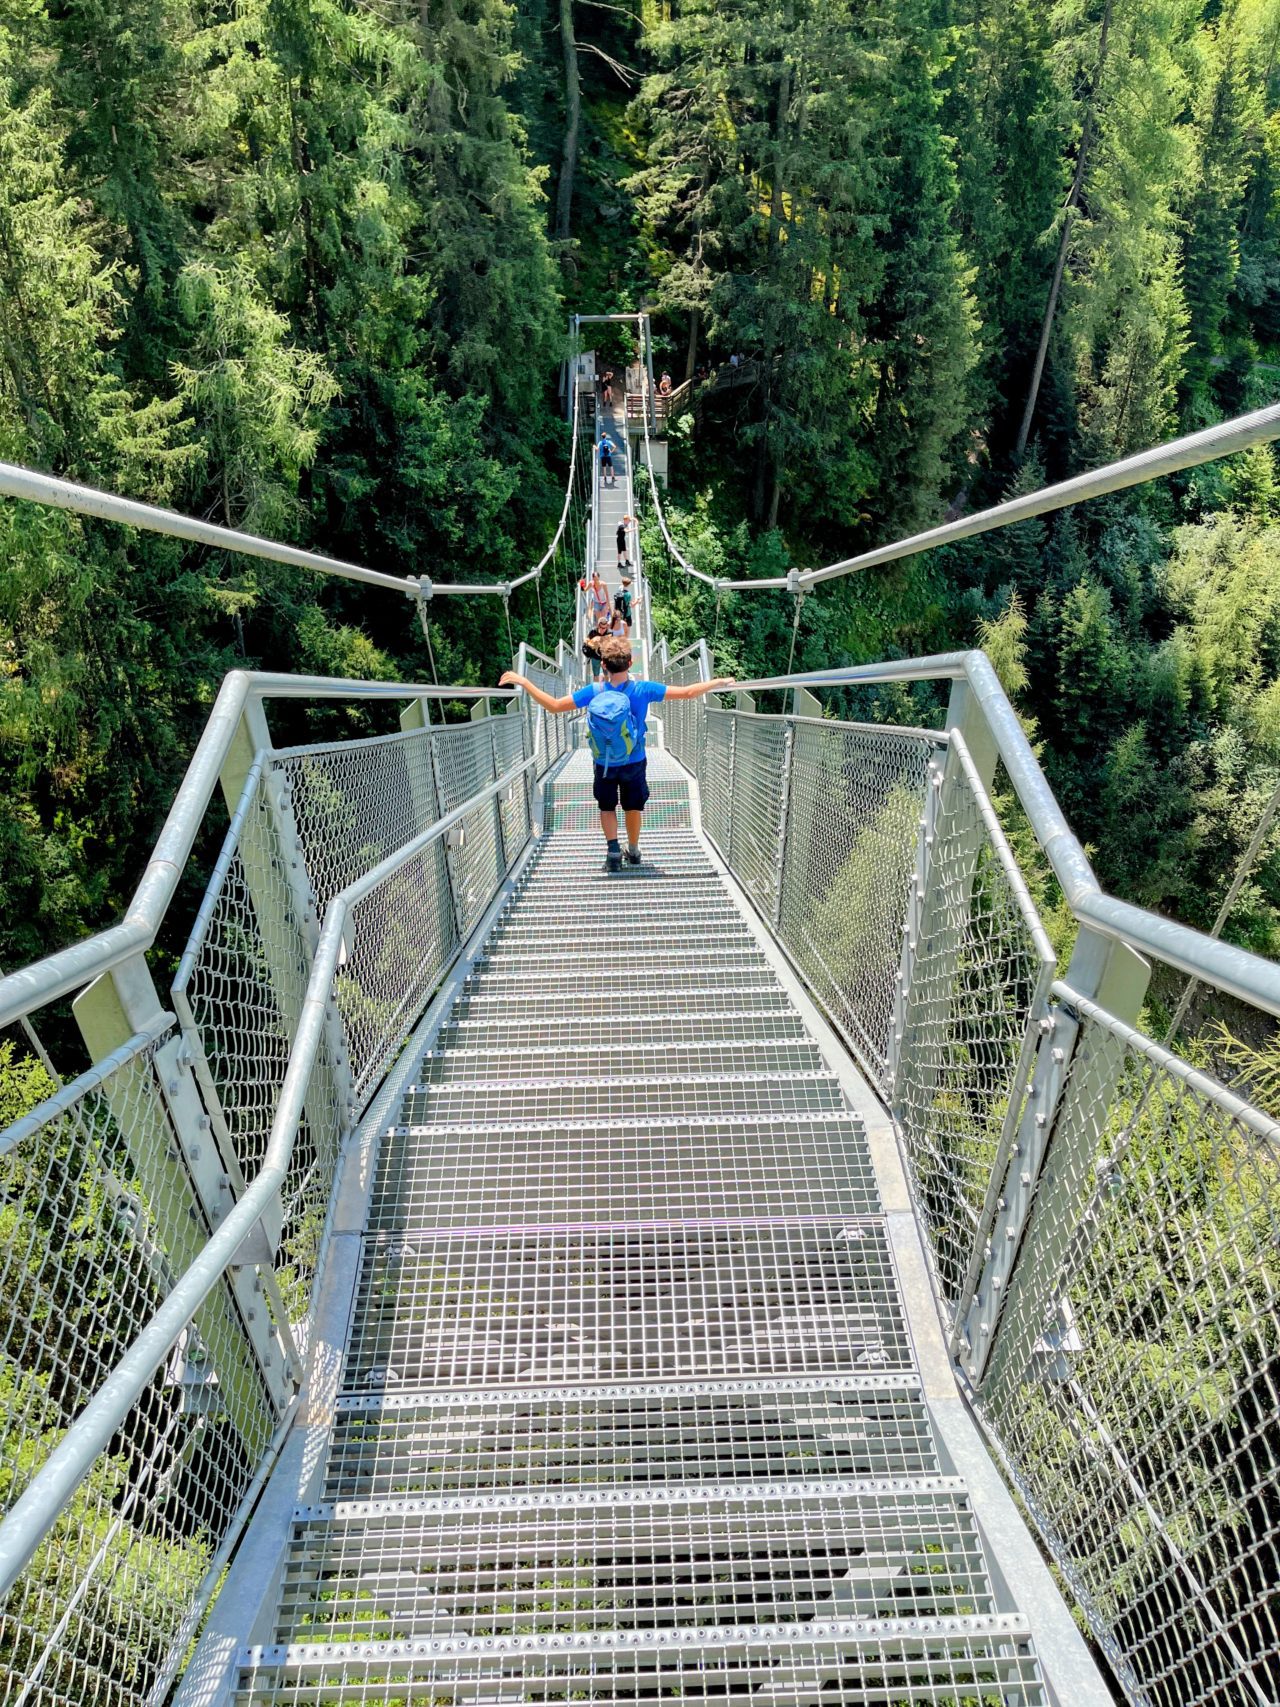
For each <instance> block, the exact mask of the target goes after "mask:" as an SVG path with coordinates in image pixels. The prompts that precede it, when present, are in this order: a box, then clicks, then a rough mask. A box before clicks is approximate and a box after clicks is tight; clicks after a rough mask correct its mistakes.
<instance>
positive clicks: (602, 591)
mask: <svg viewBox="0 0 1280 1707" xmlns="http://www.w3.org/2000/svg"><path fill="white" fill-rule="evenodd" d="M587 595H588V598H589V600H590V608H589V609H588V611H587V620H588V621H589V622H598V621H599V620H600V618H601V617H608V615H609V612H610V610H611V609H612V608H613V607H612V606H611V604H610V602H609V589H608V587H606V586H605V584H604V582H603V581H602V580H601V579H600V571H599V570H598V569H593V570H592V572H591V585H590V587H589V588H588V589H587Z"/></svg>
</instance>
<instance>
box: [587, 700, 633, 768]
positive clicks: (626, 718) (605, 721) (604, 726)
mask: <svg viewBox="0 0 1280 1707" xmlns="http://www.w3.org/2000/svg"><path fill="white" fill-rule="evenodd" d="M587 741H588V743H589V745H590V747H591V751H592V753H593V754H594V755H595V760H596V763H597V764H598V765H599V766H600V768H601V769H602V770H605V771H607V770H608V769H609V767H610V765H629V764H630V763H631V757H632V754H633V753H634V752H635V750H636V748H637V747H638V746H639V745H640V731H639V729H638V728H637V727H636V719H635V713H634V712H633V711H632V709H631V701H630V700H629V699H628V698H627V696H626V694H624V693H619V692H618V690H617V688H604V689H602V690H601V692H600V693H598V694H596V695H595V697H594V698H593V699H592V701H591V703H590V705H589V706H588V707H587Z"/></svg>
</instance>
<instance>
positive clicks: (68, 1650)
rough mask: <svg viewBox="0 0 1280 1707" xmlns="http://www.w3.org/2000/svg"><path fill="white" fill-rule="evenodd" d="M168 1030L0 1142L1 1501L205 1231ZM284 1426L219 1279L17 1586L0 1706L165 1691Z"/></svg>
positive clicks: (5, 1621) (2, 1647)
mask: <svg viewBox="0 0 1280 1707" xmlns="http://www.w3.org/2000/svg"><path fill="white" fill-rule="evenodd" d="M164 1041H165V1040H164V1039H161V1040H160V1041H158V1042H156V1043H151V1044H147V1045H145V1046H140V1047H138V1048H137V1049H136V1050H135V1051H134V1052H133V1053H132V1054H131V1055H127V1056H124V1057H123V1058H121V1059H119V1060H118V1064H117V1065H115V1066H114V1067H113V1068H112V1069H111V1070H110V1071H109V1072H108V1073H107V1074H106V1075H105V1076H102V1077H100V1076H99V1075H97V1074H92V1075H86V1077H85V1080H84V1081H82V1082H81V1085H80V1087H79V1088H78V1087H77V1086H71V1087H69V1088H68V1090H67V1092H65V1093H62V1094H61V1095H60V1096H59V1097H58V1098H57V1099H55V1101H54V1103H53V1104H51V1105H50V1112H49V1113H48V1115H47V1116H46V1117H45V1118H44V1119H43V1120H38V1117H37V1123H35V1124H34V1128H33V1129H32V1128H31V1127H26V1128H24V1127H23V1126H21V1125H20V1126H19V1127H15V1128H10V1131H9V1133H8V1134H6V1135H5V1136H4V1137H0V1182H2V1185H3V1207H0V1217H2V1218H3V1222H4V1238H3V1241H2V1242H0V1252H2V1255H0V1262H2V1263H3V1282H2V1290H3V1298H4V1308H3V1311H2V1312H0V1331H2V1333H3V1340H2V1342H0V1511H8V1510H9V1509H10V1508H11V1507H12V1505H13V1503H14V1501H15V1500H16V1499H17V1497H18V1496H19V1495H20V1494H21V1493H22V1491H23V1490H24V1488H25V1487H26V1486H27V1484H28V1483H29V1481H30V1479H31V1477H32V1476H33V1475H34V1474H35V1472H36V1471H37V1470H38V1469H39V1468H40V1466H41V1465H42V1464H43V1462H44V1461H45V1459H46V1458H47V1457H48V1455H49V1453H50V1452H51V1451H52V1450H53V1448H54V1446H55V1445H56V1444H57V1442H58V1441H59V1440H60V1438H61V1437H62V1435H63V1433H64V1432H65V1431H66V1429H67V1427H68V1426H69V1424H70V1423H71V1422H72V1421H73V1420H74V1419H75V1417H76V1416H77V1415H78V1414H79V1413H80V1411H81V1410H82V1409H83V1408H84V1405H85V1404H86V1403H87V1401H88V1400H89V1398H90V1397H91V1396H92V1395H93V1393H94V1392H95V1391H96V1389H97V1388H98V1387H99V1386H100V1385H101V1383H102V1381H103V1380H104V1379H105V1378H106V1376H107V1375H108V1374H109V1373H110V1371H111V1369H112V1368H113V1367H114V1366H115V1364H116V1363H117V1362H118V1360H119V1358H120V1356H121V1354H122V1353H123V1351H124V1350H125V1348H126V1347H127V1346H128V1345H129V1344H130V1343H131V1342H132V1341H133V1340H134V1339H135V1338H136V1336H137V1335H138V1333H139V1332H140V1331H141V1329H142V1328H143V1327H144V1326H145V1325H146V1323H147V1322H148V1321H149V1320H150V1318H151V1316H152V1315H153V1314H154V1313H155V1311H156V1309H157V1308H158V1307H159V1305H160V1304H161V1302H162V1301H163V1300H164V1298H165V1297H166V1296H167V1295H168V1292H169V1290H170V1288H171V1286H172V1284H173V1281H174V1278H175V1277H176V1276H177V1275H178V1274H179V1273H181V1272H182V1270H183V1269H184V1268H185V1267H186V1266H187V1264H188V1263H189V1262H190V1261H191V1260H192V1258H193V1257H194V1256H195V1254H196V1252H197V1251H198V1250H199V1248H200V1246H201V1245H202V1244H203V1243H204V1241H205V1239H206V1238H207V1237H208V1228H207V1225H206V1223H205V1221H204V1218H203V1216H202V1215H201V1213H200V1210H199V1207H198V1204H197V1201H196V1197H195V1193H194V1191H193V1189H192V1186H191V1183H190V1181H189V1179H188V1177H187V1174H186V1171H185V1168H184V1167H183V1164H182V1163H181V1161H180V1160H179V1159H178V1149H177V1144H176V1140H175V1135H174V1132H173V1129H172V1126H171V1124H170V1119H169V1115H168V1112H167V1108H166V1104H165V1101H164V1096H163V1093H162V1090H161V1086H160V1083H159V1080H158V1077H157V1067H156V1063H155V1057H156V1054H157V1051H158V1050H159V1049H160V1048H161V1047H162V1046H163V1044H164ZM170 1070H172V1069H170ZM277 1420H278V1419H277V1417H276V1415H275V1413H274V1411H273V1408H272V1404H271V1401H270V1399H269V1398H268V1396H267V1394H266V1392H265V1390H264V1388H263V1386H262V1383H261V1380H260V1378H259V1377H258V1374H257V1372H256V1367H255V1364H254V1360H253V1351H252V1347H251V1346H250V1344H249V1342H248V1340H247V1338H246V1336H245V1331H244V1328H243V1326H242V1324H241V1321H240V1317H239V1315H238V1314H237V1312H236V1309H235V1305H234V1302H233V1300H232V1297H231V1294H230V1292H229V1290H228V1288H227V1286H226V1284H225V1282H220V1283H219V1285H218V1286H217V1287H216V1288H215V1290H214V1291H213V1293H212V1294H211V1295H210V1296H209V1298H208V1299H207V1300H206V1302H205V1304H204V1305H203V1306H202V1308H201V1310H200V1311H199V1313H198V1316H197V1319H196V1321H195V1322H194V1323H193V1324H192V1325H191V1326H190V1327H189V1328H188V1329H187V1330H186V1332H185V1333H184V1334H183V1336H182V1338H181V1339H180V1340H179V1342H178V1344H177V1346H176V1347H175V1348H174V1350H173V1351H172V1353H171V1354H170V1356H169V1357H168V1358H167V1359H166V1361H165V1364H164V1365H163V1366H162V1367H161V1368H160V1369H158V1370H157V1371H156V1373H155V1375H154V1377H153V1378H152V1380H151V1382H150V1383H149V1385H148V1387H147V1388H146V1390H145V1391H144V1393H143V1395H142V1397H141V1398H140V1399H139V1400H138V1401H137V1403H136V1404H135V1405H134V1406H133V1408H132V1409H131V1410H130V1412H129V1413H128V1415H127V1416H126V1418H125V1419H124V1422H123V1424H122V1425H121V1427H120V1428H119V1429H118V1430H117V1431H116V1434H115V1436H114V1437H113V1439H112V1443H111V1448H110V1450H109V1452H107V1453H105V1454H103V1455H102V1456H101V1457H99V1459H98V1460H97V1462H96V1463H95V1464H94V1465H93V1466H92V1468H91V1469H90V1471H89V1473H88V1475H87V1476H86V1477H85V1478H84V1479H83V1481H82V1482H81V1483H80V1485H79V1487H78V1488H77V1489H76V1491H75V1493H74V1494H73V1495H72V1497H71V1499H70V1500H69V1501H68V1503H67V1504H66V1506H65V1507H64V1508H63V1510H62V1512H61V1513H60V1515H59V1516H58V1518H57V1520H56V1522H55V1524H54V1526H53V1528H52V1529H51V1530H50V1532H49V1534H48V1535H47V1536H46V1538H45V1539H44V1541H43V1542H42V1543H41V1545H40V1547H39V1549H38V1550H37V1552H36V1554H35V1555H34V1557H33V1559H32V1561H31V1563H30V1564H29V1565H28V1566H27V1568H26V1570H25V1571H24V1572H23V1574H22V1575H21V1577H20V1578H19V1580H18V1583H17V1584H16V1586H15V1588H14V1589H13V1591H12V1593H11V1594H10V1595H9V1596H8V1598H7V1599H6V1601H5V1603H4V1606H3V1610H2V1611H0V1701H3V1702H5V1703H10V1702H16V1701H18V1700H19V1699H24V1700H36V1701H41V1702H49V1703H53V1702H94V1703H99V1702H102V1703H112V1704H114V1703H117V1702H119V1703H135V1702H142V1701H144V1700H145V1699H146V1698H147V1697H148V1695H149V1694H150V1692H151V1691H152V1689H153V1688H156V1687H157V1686H159V1685H162V1684H163V1679H164V1676H165V1667H166V1664H167V1663H168V1662H169V1661H170V1660H171V1658H172V1656H173V1655H174V1654H175V1653H177V1654H180V1652H181V1649H182V1645H183V1643H184V1638H185V1637H186V1636H187V1635H188V1634H189V1619H190V1612H191V1607H192V1604H193V1602H194V1599H195V1596H196V1594H197V1591H198V1589H199V1588H200V1585H201V1583H202V1581H203V1580H204V1578H205V1576H206V1573H207V1572H208V1569H209V1565H210V1562H211V1560H212V1558H213V1556H214V1554H215V1552H216V1550H217V1547H218V1545H219V1543H220V1541H221V1540H222V1538H223V1537H224V1536H225V1535H226V1533H227V1532H228V1529H229V1527H230V1524H231V1521H232V1518H233V1514H234V1513H235V1510H236V1507H237V1505H238V1503H239V1501H240V1499H241V1498H242V1497H243V1495H244V1493H245V1491H246V1490H247V1488H248V1485H249V1482H250V1480H251V1479H252V1476H253V1473H254V1471H255V1470H256V1468H257V1466H258V1464H259V1463H260V1462H261V1460H262V1458H263V1456H264V1454H265V1452H266V1450H267V1448H268V1445H269V1442H270V1440H271V1436H272V1434H273V1432H274V1430H275V1427H276V1423H277ZM24 1691H28V1693H25V1694H24Z"/></svg>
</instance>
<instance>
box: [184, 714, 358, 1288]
mask: <svg viewBox="0 0 1280 1707" xmlns="http://www.w3.org/2000/svg"><path fill="white" fill-rule="evenodd" d="M374 750H375V751H381V749H377V748H375V749H374ZM276 786H277V783H276V780H275V779H274V778H273V777H272V774H271V772H270V770H267V771H265V772H259V770H258V769H257V768H256V767H255V768H254V770H253V771H251V772H250V775H249V779H248V781H247V782H246V785H245V790H244V793H243V794H242V796H241V800H240V804H239V806H238V807H237V810H236V814H235V817H234V818H233V821H232V826H231V829H230V830H229V831H228V834H227V840H226V842H225V844H224V847H223V851H222V854H221V856H220V858H219V861H218V865H217V868H216V870H215V874H214V878H213V881H212V883H211V884H210V886H209V888H208V890H207V891H206V893H205V898H204V902H203V904H202V906H201V910H200V914H199V917H198V919H197V922H196V926H195V929H194V931H193V933H192V937H191V941H190V942H189V944H188V946H187V951H186V953H185V954H184V956H183V959H182V964H181V966H180V967H179V970H178V976H177V978H176V979H175V980H174V985H173V1000H174V1006H175V1009H176V1010H177V1013H178V1016H179V1018H180V1020H181V1021H182V1025H183V1031H184V1035H185V1037H186V1040H187V1044H188V1047H189V1048H190V1049H191V1051H192V1055H193V1058H194V1062H195V1069H196V1073H197V1075H198V1077H199V1079H200V1082H201V1088H202V1091H203V1093H204V1098H205V1103H206V1107H207V1108H208V1111H209V1116H210V1119H211V1120H212V1122H213V1126H214V1129H215V1131H216V1133H217V1136H218V1140H219V1148H220V1151H221V1154H222V1157H223V1162H224V1165H225V1166H226V1167H227V1170H228V1173H229V1175H230V1176H231V1183H232V1186H233V1188H234V1189H236V1190H239V1189H241V1188H242V1187H243V1185H244V1184H245V1182H246V1181H249V1180H252V1179H253V1178H254V1177H255V1175H256V1174H257V1173H258V1171H259V1169H260V1168H261V1166H262V1162H263V1158H264V1156H265V1154H266V1148H267V1140H268V1138H269V1137H270V1134H271V1123H272V1121H273V1119H274V1118H275V1109H276V1103H277V1100H278V1097H279V1092H280V1086H281V1085H282V1084H283V1083H284V1075H285V1072H286V1070H287V1069H288V1065H289V1058H290V1055H291V1053H292V1049H293V1039H294V1035H295V1033H296V1031H297V1027H298V1020H299V1018H300V1016H301V1013H302V1004H303V1001H304V999H305V997H306V990H307V980H308V978H309V976H310V971H311V949H312V946H313V944H314V940H315V934H316V914H315V904H314V902H311V901H310V900H309V899H308V897H307V891H306V888H305V884H300V883H299V882H298V881H297V878H298V877H299V876H300V874H301V865H300V863H299V862H301V861H302V860H304V859H305V857H306V854H305V850H304V848H303V845H302V844H301V842H293V843H291V844H286V842H285V840H284V837H283V835H282V817H281V816H280V815H278V813H277V811H276V810H273V808H272V803H271V791H272V789H273V788H274V787H276ZM344 820H345V814H343V815H339V814H334V815H330V814H328V813H324V814H320V813H317V812H312V811H310V810H308V812H307V815H306V819H305V821H307V822H308V823H310V824H311V825H313V826H316V827H322V828H323V831H324V833H325V834H326V835H327V836H330V837H332V838H334V839H335V840H336V838H337V837H338V836H339V834H340V826H341V824H342V823H343V822H344ZM283 822H285V823H288V824H289V827H290V828H291V829H296V826H297V822H298V821H297V819H293V820H292V821H290V820H288V819H284V820H283ZM319 845H320V844H319V839H318V838H317V842H316V844H314V847H315V848H318V847H319ZM366 846H368V843H367V842H366ZM312 857H313V863H314V868H315V869H316V870H317V871H318V872H323V873H326V874H328V875H329V876H331V875H332V874H333V873H334V872H336V871H337V870H339V869H341V859H340V857H339V856H336V855H335V856H332V857H330V856H327V855H324V856H322V855H321V854H320V853H319V852H316V851H314V849H313V856H312ZM336 1040H337V1033H336V1031H334V1032H332V1033H331V1034H330V1035H329V1036H327V1037H326V1040H325V1043H324V1046H323V1048H322V1051H321V1055H320V1058H319V1059H318V1060H317V1062H316V1066H315V1070H314V1072H313V1073H312V1076H311V1083H310V1086H309V1088H308V1091H307V1098H306V1106H305V1111H304V1117H303V1120H302V1122H301V1124H300V1126H299V1129H298V1135H297V1138H296V1140H295V1143H294V1148H293V1154H292V1157H291V1160H290V1166H289V1174H288V1178H287V1180H286V1182H285V1187H284V1192H283V1207H284V1222H283V1226H282V1229H281V1235H280V1246H279V1249H280V1261H279V1264H278V1271H277V1272H278V1275H279V1279H280V1284H281V1291H282V1293H283V1295H284V1299H285V1303H286V1307H287V1309H288V1311H289V1315H290V1318H291V1320H293V1321H295V1322H296V1321H299V1320H301V1318H302V1317H303V1316H304V1315H305V1314H306V1312H307V1308H308V1306H309V1303H310V1297H311V1283H312V1280H313V1278H314V1272H315V1265H316V1258H317V1254H318V1251H319V1246H320V1236H321V1232H322V1229H323V1226H324V1218H325V1213H326V1209H327V1206H328V1202H329V1193H330V1189H331V1187H332V1184H333V1176H334V1170H335V1168H336V1166H337V1160H338V1151H339V1147H340V1145H341V1142H342V1135H343V1133H344V1131H345V1130H346V1128H347V1126H348V1124H349V1121H350V1118H351V1112H352V1111H351V1107H350V1103H349V1097H350V1089H349V1079H348V1075H347V1074H346V1072H345V1069H344V1063H343V1062H341V1061H340V1060H339V1059H337V1057H338V1056H339V1055H340V1054H341V1048H340V1045H338V1044H337V1041H336Z"/></svg>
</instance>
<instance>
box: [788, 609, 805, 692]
mask: <svg viewBox="0 0 1280 1707" xmlns="http://www.w3.org/2000/svg"><path fill="white" fill-rule="evenodd" d="M803 605H804V592H803V591H801V592H798V593H797V594H796V614H795V619H794V620H793V622H792V624H791V650H790V651H789V652H788V653H787V674H788V675H790V674H791V666H792V664H794V663H795V658H796V636H797V634H799V632H800V611H801V608H802V607H803Z"/></svg>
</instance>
